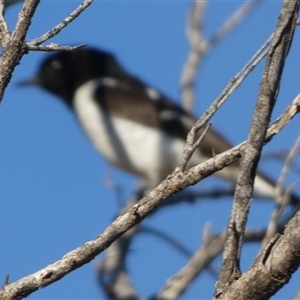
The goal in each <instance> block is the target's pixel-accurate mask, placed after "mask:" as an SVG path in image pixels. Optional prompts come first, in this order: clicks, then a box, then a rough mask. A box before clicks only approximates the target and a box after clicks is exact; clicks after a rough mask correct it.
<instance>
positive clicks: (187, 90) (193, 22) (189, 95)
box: [181, 0, 260, 111]
mask: <svg viewBox="0 0 300 300" xmlns="http://www.w3.org/2000/svg"><path fill="white" fill-rule="evenodd" d="M259 3H260V1H253V0H249V1H247V2H246V3H244V4H243V5H242V6H241V7H240V8H239V9H238V10H237V11H236V12H234V14H233V15H232V16H230V17H229V18H228V19H227V20H226V22H225V23H224V24H223V25H222V26H221V27H220V28H219V29H218V30H217V32H216V33H215V34H213V35H212V37H211V38H209V39H207V40H205V39H204V38H203V32H202V27H203V26H202V25H203V19H204V17H203V14H204V10H205V6H206V1H195V2H194V3H193V5H192V7H191V10H190V15H189V22H188V26H187V36H188V40H189V43H190V46H191V49H190V52H189V54H188V57H187V60H186V62H185V65H184V68H183V71H182V75H181V87H182V96H181V99H182V100H181V102H182V106H183V107H184V108H185V109H186V110H187V111H191V110H192V108H193V104H194V97H195V96H194V81H195V78H196V73H197V71H198V69H199V64H200V62H201V61H202V59H203V56H204V55H205V54H206V53H207V52H208V51H209V50H211V48H212V47H213V46H214V45H215V44H216V43H217V42H219V41H220V40H221V39H222V38H224V37H225V36H226V35H227V34H228V33H229V32H230V31H231V30H233V29H234V28H235V27H236V26H237V24H238V23H239V22H241V20H243V19H245V17H246V16H247V15H248V14H249V13H250V12H251V11H252V10H253V9H254V7H255V6H256V5H257V4H259Z"/></svg>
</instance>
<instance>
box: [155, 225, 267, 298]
mask: <svg viewBox="0 0 300 300" xmlns="http://www.w3.org/2000/svg"><path fill="white" fill-rule="evenodd" d="M264 235H265V231H264V230H261V231H258V230H251V229H248V230H247V231H246V232H245V240H244V242H258V241H261V240H262V239H263V237H264ZM225 236H226V232H223V233H221V234H219V235H215V236H209V237H207V238H206V239H205V240H204V243H203V245H202V246H201V247H200V248H199V249H198V250H197V251H196V252H195V254H194V255H193V256H192V257H191V258H190V260H189V261H188V263H187V264H186V265H185V266H184V267H183V268H182V269H181V270H180V271H179V272H178V273H176V274H175V275H174V276H172V277H171V278H170V279H169V280H168V281H167V283H166V285H165V286H164V287H163V288H162V290H161V291H160V292H159V294H158V295H157V299H179V297H180V296H181V295H182V294H183V293H184V292H185V291H186V289H187V288H188V287H189V285H190V284H191V282H192V281H193V280H194V279H195V278H196V277H197V276H199V274H200V273H201V272H202V271H204V270H205V269H206V268H208V267H209V265H210V264H211V263H212V261H213V260H214V259H215V258H216V257H218V256H219V255H220V254H221V253H222V251H223V247H224V242H225Z"/></svg>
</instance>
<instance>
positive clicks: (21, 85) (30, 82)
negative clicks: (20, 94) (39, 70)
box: [17, 77, 41, 87]
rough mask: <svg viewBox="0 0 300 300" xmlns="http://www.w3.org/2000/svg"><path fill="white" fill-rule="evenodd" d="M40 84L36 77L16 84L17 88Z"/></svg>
mask: <svg viewBox="0 0 300 300" xmlns="http://www.w3.org/2000/svg"><path fill="white" fill-rule="evenodd" d="M40 84H41V82H40V80H39V79H38V78H37V77H31V78H28V79H25V80H23V81H21V82H19V83H17V86H18V87H24V86H30V85H40Z"/></svg>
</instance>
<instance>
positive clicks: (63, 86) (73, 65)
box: [20, 48, 124, 106]
mask: <svg viewBox="0 0 300 300" xmlns="http://www.w3.org/2000/svg"><path fill="white" fill-rule="evenodd" d="M123 74H124V70H123V69H122V67H121V66H120V65H119V64H118V62H117V61H116V59H115V58H114V56H113V55H112V54H110V53H108V52H105V51H100V50H96V49H93V48H78V49H76V50H72V51H59V52H56V53H54V54H51V55H49V56H48V57H46V58H45V59H44V61H42V63H41V64H40V67H39V69H38V72H37V74H36V75H35V76H34V77H32V78H29V79H28V80H25V81H23V82H21V83H20V85H37V86H40V87H41V88H43V89H45V90H47V91H48V92H50V93H52V94H54V95H56V96H59V97H60V98H62V99H63V100H64V101H65V102H66V103H67V104H68V105H70V106H72V99H73V96H74V93H75V91H76V89H77V88H78V87H79V86H81V85H82V84H84V83H86V82H88V81H89V80H92V79H95V78H101V77H114V78H116V77H117V78H118V77H120V76H123Z"/></svg>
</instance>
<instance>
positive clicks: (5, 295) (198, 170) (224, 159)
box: [0, 94, 300, 300]
mask: <svg viewBox="0 0 300 300" xmlns="http://www.w3.org/2000/svg"><path fill="white" fill-rule="evenodd" d="M298 112H300V94H299V95H298V96H297V97H296V99H295V100H294V101H293V103H292V104H291V105H289V107H288V108H287V109H286V110H285V112H284V113H283V114H282V115H281V116H280V118H278V119H277V120H276V121H275V122H274V123H273V124H272V125H271V126H270V128H269V129H268V132H267V135H266V143H267V142H268V141H270V140H271V139H272V137H273V136H274V135H276V134H277V133H278V132H280V130H282V128H284V127H285V126H286V125H287V124H288V123H289V121H290V120H291V119H292V118H293V117H294V116H295V115H296V114H297V113H298ZM244 146H245V143H242V144H240V145H238V146H236V147H234V148H232V149H230V150H227V151H225V152H223V153H221V154H218V155H216V156H215V157H213V158H210V159H208V160H207V161H206V162H204V163H202V164H200V165H197V166H195V167H193V168H190V169H189V170H187V171H185V172H184V173H176V172H174V173H172V174H171V175H170V176H168V177H167V179H166V180H164V181H163V182H162V183H161V184H160V185H158V186H157V187H156V188H155V189H154V190H152V191H151V192H150V193H149V194H148V195H147V196H146V197H144V198H143V199H141V200H140V201H139V203H137V204H136V205H134V206H133V207H131V208H130V209H128V210H127V211H126V212H125V213H124V214H123V215H121V216H119V217H118V218H117V219H116V220H115V221H114V222H113V223H112V224H111V225H110V226H109V227H107V229H105V230H104V231H103V232H102V233H101V234H100V235H99V236H97V237H96V238H95V239H94V240H92V241H89V242H87V243H85V244H83V245H82V246H80V247H78V248H76V249H75V250H73V251H71V252H69V253H67V254H66V255H65V256H64V257H63V258H62V259H60V260H58V261H56V262H54V263H52V264H50V265H49V266H47V267H45V268H43V269H41V270H40V271H38V272H36V273H34V274H31V275H28V276H26V277H24V278H22V279H20V280H18V281H16V282H14V283H10V284H8V285H5V286H4V287H3V288H2V290H0V299H12V300H15V299H21V298H22V297H25V296H28V295H30V294H31V293H33V292H34V291H36V290H37V289H39V288H40V287H45V286H47V285H50V284H52V283H53V282H55V281H57V280H59V279H60V278H62V277H64V276H65V275H67V274H68V273H70V272H72V271H74V270H76V269H77V268H79V267H81V266H82V265H84V264H86V263H88V262H90V261H91V260H92V259H94V257H95V256H97V255H98V254H100V253H101V252H102V251H104V250H105V249H107V248H108V247H109V246H110V245H111V244H112V243H113V242H114V241H115V240H116V239H117V238H118V237H120V236H121V235H122V234H123V233H124V232H126V231H127V230H129V229H130V228H132V227H134V226H135V225H136V224H138V223H140V222H141V221H142V220H143V219H144V218H145V217H147V216H148V215H149V214H150V213H151V212H152V211H154V210H155V209H156V208H157V207H159V206H160V205H162V204H163V203H164V201H165V200H166V199H167V198H169V197H170V196H172V195H174V194H176V193H178V192H180V191H182V190H184V189H185V188H187V187H188V186H190V185H194V184H195V183H197V182H199V181H200V180H202V179H203V178H206V177H208V176H210V175H211V174H213V173H214V172H216V171H218V170H220V169H222V168H224V167H225V166H228V165H230V164H231V163H232V162H234V161H236V160H237V159H239V158H240V156H241V152H242V151H243V149H244Z"/></svg>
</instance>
